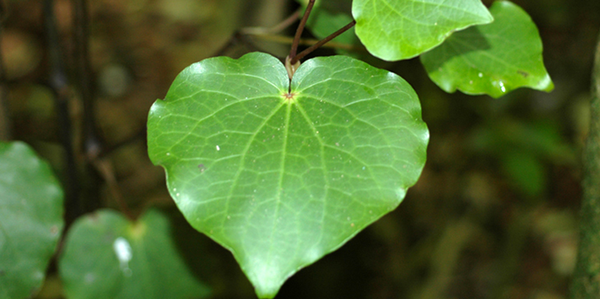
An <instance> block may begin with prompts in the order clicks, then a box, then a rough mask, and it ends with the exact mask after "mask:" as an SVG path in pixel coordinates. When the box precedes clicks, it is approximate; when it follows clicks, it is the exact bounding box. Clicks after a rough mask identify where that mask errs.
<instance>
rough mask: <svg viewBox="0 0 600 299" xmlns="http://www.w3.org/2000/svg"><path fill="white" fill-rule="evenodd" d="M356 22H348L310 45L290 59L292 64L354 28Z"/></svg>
mask: <svg viewBox="0 0 600 299" xmlns="http://www.w3.org/2000/svg"><path fill="white" fill-rule="evenodd" d="M355 24H356V21H354V20H352V22H350V23H348V24H347V25H346V26H344V27H342V28H341V29H339V30H338V31H336V32H334V33H332V34H330V35H329V36H328V37H326V38H324V39H322V40H320V41H319V42H318V43H316V44H314V45H312V46H310V47H309V48H308V49H305V50H304V51H302V52H301V53H300V54H298V55H296V56H294V57H293V58H291V60H290V62H291V64H295V63H296V62H298V61H300V59H302V58H304V56H306V55H308V54H310V53H311V52H312V51H314V50H316V49H318V48H319V47H321V46H323V45H324V44H326V43H327V42H329V41H330V40H332V39H334V38H336V37H338V36H339V35H340V34H342V33H344V32H346V31H347V30H348V29H350V28H352V26H354V25H355Z"/></svg>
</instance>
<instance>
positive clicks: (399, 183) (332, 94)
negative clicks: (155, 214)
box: [148, 53, 429, 298]
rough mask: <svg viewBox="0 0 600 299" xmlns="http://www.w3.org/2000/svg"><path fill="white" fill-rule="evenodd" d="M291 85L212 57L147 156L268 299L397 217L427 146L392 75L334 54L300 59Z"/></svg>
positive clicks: (267, 67)
mask: <svg viewBox="0 0 600 299" xmlns="http://www.w3.org/2000/svg"><path fill="white" fill-rule="evenodd" d="M289 84H290V83H289V79H288V75H287V73H286V70H285V68H284V66H283V64H282V63H281V62H280V61H279V60H277V59H276V58H274V57H272V56H270V55H267V54H263V53H251V54H247V55H245V56H243V57H242V58H240V59H239V60H233V59H230V58H227V57H218V58H211V59H207V60H204V61H201V62H199V63H196V64H193V65H191V66H190V67H188V68H187V69H185V70H184V71H183V72H182V73H181V74H179V76H178V77H177V78H176V79H175V81H174V82H173V85H172V86H171V88H170V90H169V92H168V93H167V96H166V99H165V100H164V101H161V100H159V101H157V102H156V103H154V105H153V106H152V108H151V110H150V115H149V117H148V151H149V155H150V158H151V160H152V161H153V162H154V163H155V164H157V165H161V166H163V167H164V168H165V170H166V173H167V184H168V188H169V192H170V193H171V196H172V197H173V198H174V199H175V201H176V203H177V205H178V207H179V208H180V209H181V211H182V212H183V214H184V215H185V216H186V218H187V219H188V221H189V222H190V223H191V224H192V226H193V227H195V228H196V229H198V230H199V231H201V232H203V233H205V234H207V235H208V236H210V237H211V238H213V239H214V240H216V241H217V242H218V243H220V244H221V245H223V246H224V247H225V248H227V249H229V250H230V251H231V252H232V253H233V255H234V256H235V258H236V259H237V261H238V263H239V264H240V265H241V267H242V270H243V271H244V272H245V273H246V275H247V276H248V278H249V279H250V281H251V282H252V283H253V285H254V286H255V289H256V292H257V294H258V295H259V297H266V298H271V297H273V296H275V294H276V293H277V291H278V290H279V288H280V287H281V285H282V284H283V282H284V281H285V280H286V279H287V278H288V277H289V276H291V275H292V274H294V273H295V272H296V271H298V270H299V269H301V268H303V267H305V266H306V265H309V264H311V263H313V262H315V261H316V260H318V259H320V258H321V257H322V256H324V255H325V254H327V253H329V252H331V251H333V250H335V249H337V248H339V247H340V246H342V245H343V244H344V243H345V242H347V241H348V240H349V239H350V238H352V237H353V236H354V235H356V234H357V233H358V232H360V231H361V230H362V229H363V228H364V227H366V226H367V225H369V224H371V223H372V222H373V221H375V220H377V219H378V218H380V217H381V216H383V215H384V214H386V213H388V212H389V211H391V210H393V209H394V208H396V207H397V206H398V204H400V202H401V201H402V199H403V198H404V195H405V193H406V189H407V188H408V187H410V186H412V185H413V184H414V183H415V182H416V180H417V178H418V176H419V174H420V173H421V170H422V168H423V166H424V163H425V154H426V153H425V150H426V145H427V141H428V138H429V134H428V131H427V127H426V126H425V124H424V123H423V122H422V121H421V108H420V105H419V101H418V98H417V96H416V94H415V92H414V91H413V89H412V88H411V87H410V85H408V83H406V81H404V80H403V79H402V78H400V77H398V76H396V75H395V74H393V73H390V72H387V71H384V70H380V69H376V68H373V67H371V66H369V65H367V64H366V63H364V62H361V61H358V60H355V59H352V58H349V57H343V56H333V57H325V58H316V59H311V60H308V61H306V62H304V63H303V64H302V65H301V66H300V68H299V69H298V70H297V71H296V73H295V75H294V77H293V81H292V83H291V88H290V87H289ZM288 88H289V90H290V92H288Z"/></svg>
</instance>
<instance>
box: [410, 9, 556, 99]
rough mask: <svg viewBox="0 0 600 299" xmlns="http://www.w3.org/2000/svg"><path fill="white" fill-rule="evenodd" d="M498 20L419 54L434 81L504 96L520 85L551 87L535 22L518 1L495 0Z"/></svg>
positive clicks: (453, 88) (470, 91) (447, 86)
mask: <svg viewBox="0 0 600 299" xmlns="http://www.w3.org/2000/svg"><path fill="white" fill-rule="evenodd" d="M490 11H491V13H492V15H493V16H494V19H495V20H494V22H493V23H491V24H488V25H480V26H475V27H471V28H468V29H466V30H464V31H461V32H456V33H454V34H453V35H452V36H451V37H450V38H448V40H446V42H444V43H443V44H442V45H441V46H439V47H437V48H435V49H433V50H431V51H430V52H428V53H425V54H423V55H422V56H421V62H422V63H423V65H424V66H425V69H426V70H427V73H428V74H429V77H430V78H431V80H433V81H434V82H435V83H436V84H437V85H438V86H440V88H442V89H443V90H445V91H446V92H454V91H456V89H459V90H460V91H462V92H464V93H466V94H488V95H490V96H492V97H495V98H497V97H500V96H503V95H504V94H506V93H507V92H509V91H511V90H514V89H516V88H519V87H531V88H533V89H537V90H543V91H551V90H552V89H553V88H554V84H553V83H552V80H551V79H550V76H549V75H548V73H547V72H546V68H545V67H544V62H543V59H542V41H541V39H540V35H539V33H538V30H537V28H536V27H535V24H534V23H533V21H532V20H531V18H530V17H529V15H527V13H526V12H525V11H523V10H522V9H521V8H520V7H518V6H517V5H515V4H513V3H511V2H508V1H499V2H495V3H494V5H493V6H492V7H491V8H490Z"/></svg>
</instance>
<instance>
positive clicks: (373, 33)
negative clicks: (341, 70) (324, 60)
mask: <svg viewBox="0 0 600 299" xmlns="http://www.w3.org/2000/svg"><path fill="white" fill-rule="evenodd" d="M352 15H353V16H354V19H355V20H356V35H358V38H359V39H360V40H361V42H362V43H363V44H364V45H365V47H367V50H369V52H370V53H371V54H373V55H374V56H377V57H379V58H381V59H384V60H401V59H408V58H412V57H415V56H417V55H419V54H421V53H423V52H425V51H427V50H430V49H432V48H433V47H435V46H437V45H439V44H441V43H442V42H443V41H444V40H445V39H446V38H447V37H448V36H450V34H452V32H454V31H457V30H461V29H464V28H467V27H469V26H472V25H478V24H487V23H489V22H491V21H492V20H493V18H492V16H491V15H490V13H489V12H488V10H487V9H486V8H485V6H483V4H482V3H481V1H480V0H427V1H424V0H402V1H398V0H395V1H390V0H354V1H353V3H352Z"/></svg>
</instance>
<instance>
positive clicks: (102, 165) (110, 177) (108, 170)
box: [92, 158, 135, 221]
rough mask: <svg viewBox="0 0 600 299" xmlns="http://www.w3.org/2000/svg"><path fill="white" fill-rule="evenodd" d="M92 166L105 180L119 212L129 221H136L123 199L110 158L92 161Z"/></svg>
mask: <svg viewBox="0 0 600 299" xmlns="http://www.w3.org/2000/svg"><path fill="white" fill-rule="evenodd" d="M92 164H93V165H94V167H95V168H96V170H97V171H98V173H99V174H100V176H101V177H102V179H104V181H105V182H106V185H107V187H108V191H109V192H110V195H111V196H112V198H113V199H114V200H115V202H116V203H117V205H118V206H119V210H120V211H121V212H122V213H123V214H125V216H126V217H127V218H128V219H129V220H132V221H133V220H135V217H134V216H133V213H131V210H130V209H129V207H128V206H127V204H126V203H125V200H124V199H123V196H122V194H121V191H120V188H119V183H118V182H117V178H116V176H115V171H114V168H113V164H112V162H111V161H110V160H109V159H108V158H103V159H100V158H99V159H95V160H94V161H92Z"/></svg>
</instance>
